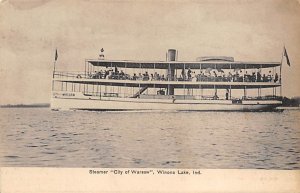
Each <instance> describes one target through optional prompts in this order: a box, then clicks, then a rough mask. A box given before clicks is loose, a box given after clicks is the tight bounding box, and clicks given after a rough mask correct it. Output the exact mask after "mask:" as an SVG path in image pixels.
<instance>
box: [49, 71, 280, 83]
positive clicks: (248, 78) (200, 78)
mask: <svg viewBox="0 0 300 193" xmlns="http://www.w3.org/2000/svg"><path fill="white" fill-rule="evenodd" d="M54 78H64V79H74V78H76V79H110V80H139V81H186V82H273V83H279V80H278V79H274V78H273V77H272V76H265V77H257V76H253V75H243V76H235V75H233V76H206V75H202V74H198V75H195V76H194V77H176V76H174V77H168V76H149V75H139V76H137V75H129V74H104V73H93V74H90V73H85V72H55V73H54Z"/></svg>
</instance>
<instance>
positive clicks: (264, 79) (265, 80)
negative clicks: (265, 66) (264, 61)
mask: <svg viewBox="0 0 300 193" xmlns="http://www.w3.org/2000/svg"><path fill="white" fill-rule="evenodd" d="M262 79H263V82H268V77H267V76H266V75H265V74H264V75H263V78H262Z"/></svg>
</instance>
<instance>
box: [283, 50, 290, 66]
mask: <svg viewBox="0 0 300 193" xmlns="http://www.w3.org/2000/svg"><path fill="white" fill-rule="evenodd" d="M284 56H285V57H286V63H287V64H288V65H289V66H291V63H290V59H289V56H288V54H287V51H286V49H285V47H284Z"/></svg>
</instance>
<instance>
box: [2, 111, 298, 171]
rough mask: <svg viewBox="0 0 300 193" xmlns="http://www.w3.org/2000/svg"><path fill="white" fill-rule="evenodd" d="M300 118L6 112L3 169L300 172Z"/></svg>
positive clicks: (282, 115)
mask: <svg viewBox="0 0 300 193" xmlns="http://www.w3.org/2000/svg"><path fill="white" fill-rule="evenodd" d="M299 120H300V111H297V110H294V111H293V110H290V111H289V110H286V111H284V112H282V113H279V112H260V113H253V112H245V113H241V112H229V113H228V112H87V111H75V112H74V111H51V110H50V109H47V108H11V109H9V108H2V109H0V129H1V130H0V136H1V141H0V164H1V166H25V167H30V166H43V167H44V166H46V167H48V166H49V167H119V168H124V167H126V168H132V167H134V168H142V167H151V168H153V167H154V168H217V169H232V168H236V169H240V168H251V169H252V168H253V169H254V168H262V169H300V126H299Z"/></svg>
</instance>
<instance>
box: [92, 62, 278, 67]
mask: <svg viewBox="0 0 300 193" xmlns="http://www.w3.org/2000/svg"><path fill="white" fill-rule="evenodd" d="M87 62H89V63H90V64H92V65H93V66H104V67H120V68H148V69H154V68H156V69H168V68H169V67H170V68H174V69H183V68H184V66H185V68H186V69H188V68H191V69H200V68H201V69H207V68H212V69H255V68H271V67H276V66H280V65H281V63H280V62H238V61H234V62H230V61H188V62H184V61H170V62H169V61H130V60H87Z"/></svg>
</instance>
